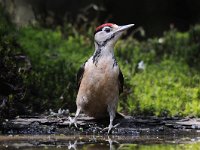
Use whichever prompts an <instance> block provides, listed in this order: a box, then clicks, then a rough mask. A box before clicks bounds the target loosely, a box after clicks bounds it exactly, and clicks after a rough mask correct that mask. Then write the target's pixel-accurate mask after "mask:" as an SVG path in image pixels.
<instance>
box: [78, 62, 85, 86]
mask: <svg viewBox="0 0 200 150" xmlns="http://www.w3.org/2000/svg"><path fill="white" fill-rule="evenodd" d="M86 62H87V61H86ZM86 62H85V63H86ZM85 63H84V64H83V65H82V66H81V67H80V68H79V70H78V72H77V75H76V82H77V90H79V87H80V84H81V80H82V78H83V74H84V71H85Z"/></svg>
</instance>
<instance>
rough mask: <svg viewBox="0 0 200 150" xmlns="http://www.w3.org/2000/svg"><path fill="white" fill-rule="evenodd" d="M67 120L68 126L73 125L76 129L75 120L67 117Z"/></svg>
mask: <svg viewBox="0 0 200 150" xmlns="http://www.w3.org/2000/svg"><path fill="white" fill-rule="evenodd" d="M68 119H69V126H71V125H74V126H75V127H76V128H78V126H77V120H76V118H71V117H68Z"/></svg>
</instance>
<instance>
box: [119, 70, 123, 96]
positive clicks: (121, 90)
mask: <svg viewBox="0 0 200 150" xmlns="http://www.w3.org/2000/svg"><path fill="white" fill-rule="evenodd" d="M118 80H119V94H121V93H122V92H123V86H124V77H123V74H122V72H121V70H120V69H119V76H118Z"/></svg>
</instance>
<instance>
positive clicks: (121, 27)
mask: <svg viewBox="0 0 200 150" xmlns="http://www.w3.org/2000/svg"><path fill="white" fill-rule="evenodd" d="M133 26H134V24H128V25H124V26H119V27H118V29H117V30H116V31H115V33H117V32H122V31H125V30H127V29H129V28H131V27H133Z"/></svg>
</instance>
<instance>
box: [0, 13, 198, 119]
mask: <svg viewBox="0 0 200 150" xmlns="http://www.w3.org/2000/svg"><path fill="white" fill-rule="evenodd" d="M0 19H1V20H2V21H1V24H0V34H1V35H2V40H1V41H0V49H1V55H2V56H1V57H2V58H5V60H6V59H7V58H12V57H10V54H11V53H12V54H14V53H22V54H25V55H26V56H27V57H28V58H29V59H30V61H31V64H32V70H31V71H30V72H29V73H26V74H23V73H21V74H19V73H17V72H16V70H18V68H17V67H14V68H12V67H11V68H10V73H11V74H14V73H15V74H17V75H15V74H14V76H19V78H20V80H19V81H20V83H23V87H25V89H26V94H25V97H23V99H21V100H20V101H21V102H22V103H23V104H24V106H25V107H26V108H27V110H29V111H30V112H33V113H34V112H42V111H45V110H48V109H49V108H52V109H54V110H57V109H59V108H69V109H70V110H71V111H74V110H75V109H76V105H75V99H76V93H77V91H76V81H75V79H76V72H77V70H78V69H79V66H80V65H81V64H82V63H84V61H85V60H86V59H87V58H88V57H89V56H90V55H92V54H93V50H94V46H93V39H92V38H91V37H93V34H92V32H91V29H88V32H86V33H84V34H83V33H79V32H78V31H77V30H75V29H74V28H73V27H72V26H70V25H66V27H64V28H59V27H58V28H56V29H54V30H51V29H46V28H42V27H34V26H27V27H26V28H20V29H19V31H17V30H16V29H14V28H13V27H10V28H5V27H8V24H10V23H9V22H6V20H5V18H3V17H2V16H0ZM16 31H17V32H16ZM199 41H200V25H196V26H193V27H191V29H190V30H189V31H188V32H184V33H183V32H179V31H177V30H176V29H170V30H169V31H167V32H165V33H164V34H163V36H162V37H155V38H151V39H147V40H145V41H138V40H136V39H134V38H133V37H131V36H130V37H128V38H127V39H124V40H120V41H119V42H118V43H117V45H116V49H115V54H116V56H117V60H118V62H119V65H120V68H121V70H122V72H123V74H124V77H125V85H124V93H123V94H122V95H121V96H120V102H119V107H118V110H119V111H121V112H126V113H128V114H133V115H156V116H198V117H199V116H200V52H199V50H200V42H199ZM5 46H6V48H5ZM8 56H9V57H8ZM140 61H143V62H144V64H145V69H144V70H140V69H138V68H137V64H138V62H140ZM9 62H12V64H16V62H15V60H13V59H10V61H7V63H9ZM10 66H11V65H10ZM12 66H13V65H12ZM16 66H17V65H16ZM7 68H8V69H9V66H7ZM6 74H7V72H4V74H2V75H3V76H4V77H5V76H6ZM12 107H14V105H12Z"/></svg>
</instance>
